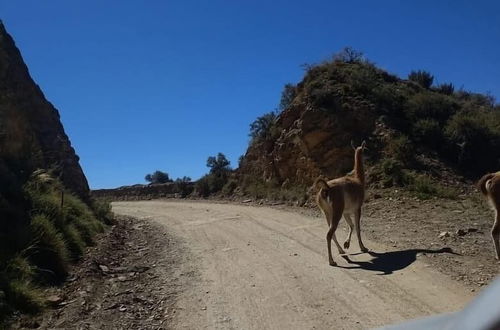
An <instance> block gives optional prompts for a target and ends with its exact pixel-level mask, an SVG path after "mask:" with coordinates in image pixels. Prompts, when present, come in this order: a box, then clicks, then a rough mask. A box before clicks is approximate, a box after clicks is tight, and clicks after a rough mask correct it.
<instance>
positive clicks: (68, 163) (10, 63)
mask: <svg viewBox="0 0 500 330" xmlns="http://www.w3.org/2000/svg"><path fill="white" fill-rule="evenodd" d="M0 129H1V131H0V147H1V150H0V152H1V153H0V157H9V156H12V157H18V158H29V161H30V163H31V164H32V166H33V167H35V168H45V169H54V170H55V174H56V175H60V177H61V179H62V181H63V183H64V184H65V186H66V187H67V188H69V189H71V190H72V191H74V192H75V193H77V194H78V195H80V197H83V198H86V197H87V196H88V195H89V186H88V183H87V179H86V178H85V175H84V173H83V171H82V168H81V167H80V164H79V158H78V156H77V155H76V153H75V150H74V149H73V147H72V146H71V142H70V140H69V139H68V136H67V135H66V133H65V132H64V128H63V126H62V124H61V121H60V118H59V113H58V111H57V109H56V108H54V106H53V105H52V104H51V103H50V102H49V101H47V100H46V99H45V96H44V95H43V93H42V91H41V90H40V88H39V87H38V85H36V84H35V82H34V81H33V79H32V78H31V76H30V74H29V71H28V68H27V67H26V64H25V63H24V61H23V59H22V56H21V53H20V52H19V49H17V47H16V45H15V43H14V41H13V39H12V37H11V36H10V35H9V34H8V33H7V31H6V30H5V27H4V26H3V24H2V22H1V21H0Z"/></svg>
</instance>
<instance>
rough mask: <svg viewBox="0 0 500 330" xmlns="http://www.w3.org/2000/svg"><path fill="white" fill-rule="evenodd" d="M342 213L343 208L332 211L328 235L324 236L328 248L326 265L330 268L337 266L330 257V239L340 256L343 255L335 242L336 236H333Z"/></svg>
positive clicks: (342, 251)
mask: <svg viewBox="0 0 500 330" xmlns="http://www.w3.org/2000/svg"><path fill="white" fill-rule="evenodd" d="M343 211H344V207H343V206H342V207H338V208H337V209H334V210H333V214H332V218H331V222H330V224H331V225H330V228H329V229H328V233H327V234H326V243H327V247H328V263H329V264H330V265H331V266H335V265H337V264H336V263H335V261H333V257H332V239H333V242H334V243H335V245H336V246H337V249H338V250H339V253H340V254H344V253H345V252H344V250H342V248H341V247H340V245H339V242H338V241H337V236H336V235H335V231H336V230H337V227H338V225H339V222H340V219H341V218H342V212H343Z"/></svg>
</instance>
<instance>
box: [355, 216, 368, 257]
mask: <svg viewBox="0 0 500 330" xmlns="http://www.w3.org/2000/svg"><path fill="white" fill-rule="evenodd" d="M354 221H355V225H356V235H357V236H358V243H359V248H360V249H361V252H368V249H367V248H366V247H365V245H364V244H363V241H362V240H361V223H360V221H361V208H359V209H357V210H356V212H355V213H354Z"/></svg>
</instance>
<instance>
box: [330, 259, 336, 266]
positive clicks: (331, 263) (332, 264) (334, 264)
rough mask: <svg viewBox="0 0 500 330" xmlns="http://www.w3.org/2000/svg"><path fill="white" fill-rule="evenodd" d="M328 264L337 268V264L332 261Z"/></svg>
mask: <svg viewBox="0 0 500 330" xmlns="http://www.w3.org/2000/svg"><path fill="white" fill-rule="evenodd" d="M329 264H330V266H337V263H336V262H335V261H333V260H330V261H329Z"/></svg>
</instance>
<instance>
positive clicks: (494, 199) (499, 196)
mask: <svg viewBox="0 0 500 330" xmlns="http://www.w3.org/2000/svg"><path fill="white" fill-rule="evenodd" d="M477 186H478V188H479V190H480V191H481V192H482V193H483V195H485V196H486V198H487V199H488V201H489V202H490V204H491V206H492V208H493V210H494V211H495V220H494V222H493V228H492V229H491V238H492V239H493V245H494V247H495V252H496V257H497V259H499V260H500V172H496V173H488V174H486V175H484V176H483V177H482V178H481V179H479V181H478V183H477Z"/></svg>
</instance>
